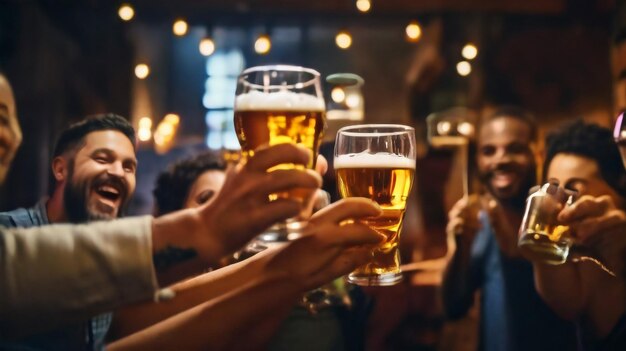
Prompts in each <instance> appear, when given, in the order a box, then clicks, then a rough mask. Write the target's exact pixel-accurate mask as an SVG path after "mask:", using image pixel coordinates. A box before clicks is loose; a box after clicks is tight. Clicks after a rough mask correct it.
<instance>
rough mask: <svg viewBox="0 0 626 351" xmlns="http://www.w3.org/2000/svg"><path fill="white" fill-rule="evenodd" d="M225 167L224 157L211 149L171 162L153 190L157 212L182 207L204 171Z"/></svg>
mask: <svg viewBox="0 0 626 351" xmlns="http://www.w3.org/2000/svg"><path fill="white" fill-rule="evenodd" d="M225 169H226V164H225V163H224V161H223V160H222V158H221V157H220V156H219V155H217V154H216V153H214V152H211V151H208V152H204V153H201V154H198V155H196V156H195V157H191V158H187V159H183V160H180V161H177V162H176V163H173V164H171V165H170V166H169V167H168V168H167V170H165V171H164V172H162V173H161V174H159V177H158V178H157V181H156V186H155V188H154V190H153V191H152V194H154V198H155V200H156V206H157V209H156V212H157V214H158V215H164V214H166V213H169V212H173V211H177V210H180V209H182V208H183V205H184V203H185V199H186V198H187V196H188V195H189V190H190V189H191V185H193V183H194V182H195V181H196V179H198V177H199V176H200V175H202V173H204V172H206V171H211V170H219V171H223V170H225Z"/></svg>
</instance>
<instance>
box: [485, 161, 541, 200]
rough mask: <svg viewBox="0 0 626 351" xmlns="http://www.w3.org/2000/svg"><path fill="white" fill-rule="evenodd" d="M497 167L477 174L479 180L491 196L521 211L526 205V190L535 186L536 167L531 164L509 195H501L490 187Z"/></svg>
mask: <svg viewBox="0 0 626 351" xmlns="http://www.w3.org/2000/svg"><path fill="white" fill-rule="evenodd" d="M496 170H497V169H494V170H489V171H486V172H483V173H480V174H479V179H480V182H481V183H482V184H483V185H484V186H485V188H486V189H487V191H489V194H491V196H493V197H494V198H495V199H496V200H498V202H499V203H500V204H501V205H503V206H505V207H509V208H513V209H516V210H520V211H523V210H524V208H525V206H526V198H527V197H528V191H529V190H530V188H532V187H533V186H535V185H536V184H535V183H536V180H535V172H536V167H535V166H534V165H533V166H531V167H530V169H529V170H528V172H527V174H526V176H525V177H524V178H523V179H522V180H521V181H520V183H519V186H518V188H517V190H516V192H515V193H514V194H511V195H509V196H506V197H505V196H502V195H501V194H499V191H498V190H495V189H493V188H492V184H491V179H492V177H493V173H494V172H495V171H496Z"/></svg>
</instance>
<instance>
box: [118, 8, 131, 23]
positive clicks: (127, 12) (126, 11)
mask: <svg viewBox="0 0 626 351" xmlns="http://www.w3.org/2000/svg"><path fill="white" fill-rule="evenodd" d="M117 14H118V16H120V18H121V19H122V20H124V21H130V20H131V19H133V17H135V10H134V9H133V7H132V6H130V5H129V4H122V6H120V8H119V9H118V10H117Z"/></svg>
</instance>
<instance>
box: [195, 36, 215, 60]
mask: <svg viewBox="0 0 626 351" xmlns="http://www.w3.org/2000/svg"><path fill="white" fill-rule="evenodd" d="M198 48H199V49H200V53H201V54H202V55H203V56H211V55H212V54H213V53H214V52H215V43H214V42H213V39H211V38H204V39H202V40H200V45H199V47H198Z"/></svg>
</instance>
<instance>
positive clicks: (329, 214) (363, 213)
mask: <svg viewBox="0 0 626 351" xmlns="http://www.w3.org/2000/svg"><path fill="white" fill-rule="evenodd" d="M381 213H382V210H381V208H380V206H379V205H378V204H377V203H376V202H374V201H372V200H370V199H366V198H363V197H351V198H346V199H342V200H339V201H337V202H335V203H334V204H331V205H329V206H326V207H325V208H323V209H321V210H319V211H318V212H317V213H315V215H313V217H312V218H311V221H312V222H315V223H318V222H332V223H335V224H339V223H340V222H343V221H344V220H346V219H353V218H363V217H377V216H380V214H381Z"/></svg>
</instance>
